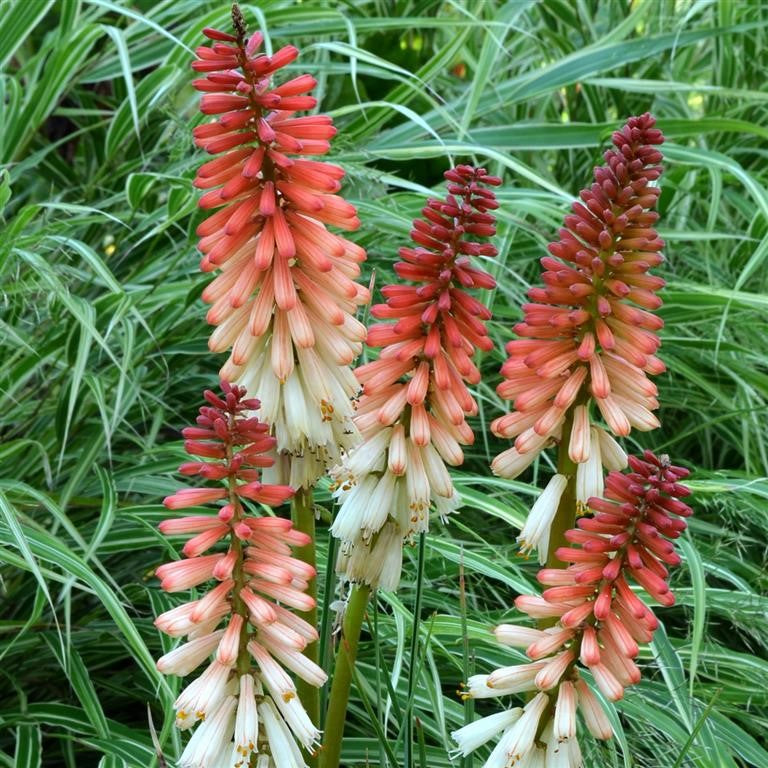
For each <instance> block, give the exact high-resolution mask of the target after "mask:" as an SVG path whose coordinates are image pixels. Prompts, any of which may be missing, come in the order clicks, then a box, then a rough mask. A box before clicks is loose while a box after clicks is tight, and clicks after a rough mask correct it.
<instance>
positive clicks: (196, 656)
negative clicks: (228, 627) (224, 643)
mask: <svg viewBox="0 0 768 768" xmlns="http://www.w3.org/2000/svg"><path fill="white" fill-rule="evenodd" d="M223 634H224V630H223V629H219V630H217V631H216V632H212V633H211V634H210V635H204V636H203V637H198V638H197V639H195V640H191V641H190V642H188V643H184V645H180V646H179V647H178V648H174V649H173V650H172V651H169V652H168V653H166V654H165V656H161V657H160V658H159V659H158V660H157V669H158V671H159V672H162V673H163V674H164V675H179V676H180V677H184V676H185V675H188V674H190V672H193V671H194V670H196V669H197V668H198V667H199V666H200V665H201V664H202V663H203V662H204V661H205V660H206V659H207V658H208V657H209V656H210V655H211V654H212V653H213V649H214V648H216V646H217V645H218V644H219V640H220V639H221V636H222V635H223Z"/></svg>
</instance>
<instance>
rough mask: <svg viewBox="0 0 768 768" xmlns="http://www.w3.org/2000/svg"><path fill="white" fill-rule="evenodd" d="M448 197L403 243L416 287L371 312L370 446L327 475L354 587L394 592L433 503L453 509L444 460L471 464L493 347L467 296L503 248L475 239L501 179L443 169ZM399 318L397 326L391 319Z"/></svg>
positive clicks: (365, 373)
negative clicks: (483, 358) (473, 390)
mask: <svg viewBox="0 0 768 768" xmlns="http://www.w3.org/2000/svg"><path fill="white" fill-rule="evenodd" d="M445 177H446V179H447V180H448V196H447V197H446V198H445V199H444V200H429V201H428V203H427V205H426V207H425V208H423V209H422V214H423V217H424V218H423V219H416V220H415V221H414V223H413V226H414V228H413V230H412V232H411V237H412V238H413V240H414V242H415V244H416V247H413V248H410V247H409V248H401V249H400V251H399V254H400V257H401V258H402V261H400V262H398V263H397V264H396V265H395V272H396V273H397V275H398V276H399V277H401V278H402V279H404V280H409V281H412V282H413V283H416V284H415V285H409V284H402V285H401V284H394V285H387V286H385V287H384V288H383V289H382V293H383V295H384V296H385V297H386V299H387V301H386V303H385V304H377V305H375V306H374V307H372V309H371V314H372V315H373V316H374V317H375V318H377V319H378V320H383V321H385V322H382V323H378V324H375V325H373V326H371V328H370V329H369V331H368V338H367V343H368V345H369V346H371V347H381V348H382V349H381V352H380V354H379V358H378V359H377V360H375V361H373V362H371V363H367V364H366V365H363V366H360V367H359V368H357V370H356V371H355V373H356V376H357V378H358V380H359V381H360V383H361V384H362V385H363V394H362V396H361V398H360V401H359V404H358V409H357V415H356V416H355V423H356V425H357V427H358V429H359V430H360V432H361V433H362V435H363V443H362V444H361V445H360V446H359V447H358V448H356V449H355V450H353V451H351V452H350V453H349V454H348V455H346V456H345V458H344V461H343V462H342V463H341V465H340V466H338V467H337V468H335V469H334V470H333V471H332V476H333V477H334V480H335V490H334V495H335V496H336V498H337V499H338V500H339V502H340V504H341V507H340V509H339V512H338V514H337V516H336V519H335V521H334V523H333V526H332V528H331V531H332V532H333V534H334V535H335V536H337V537H338V538H339V539H341V540H342V542H343V545H342V555H341V559H340V563H339V565H340V569H341V570H343V571H344V572H345V574H346V576H347V577H348V578H349V579H350V580H352V581H359V582H364V583H367V584H371V585H374V586H381V587H382V588H384V589H395V588H396V587H397V585H398V583H399V581H400V568H401V561H402V545H403V542H404V541H406V540H410V539H411V538H412V537H413V536H414V535H415V534H417V533H420V532H423V531H426V530H427V528H428V525H429V513H430V508H431V507H432V506H434V508H435V509H436V510H437V512H438V513H439V514H440V515H441V516H445V515H447V514H449V513H450V512H452V511H453V510H454V509H455V508H456V506H457V505H458V496H457V494H456V491H455V490H454V487H453V483H452V481H451V477H450V475H449V473H448V470H447V467H446V465H451V466H456V465H458V464H461V463H462V461H463V459H464V454H463V452H462V448H461V446H462V445H467V444H470V443H472V441H473V440H474V435H473V433H472V430H471V428H470V427H469V425H468V424H467V422H466V417H467V416H469V415H472V414H475V413H476V412H477V404H476V403H475V400H474V398H473V397H472V395H471V394H470V392H469V389H468V388H467V384H468V383H469V384H476V383H477V382H478V381H479V380H480V372H479V371H478V369H477V368H476V367H475V365H474V363H473V362H472V356H473V354H474V352H475V349H477V348H479V349H483V350H489V349H492V347H493V343H492V341H491V339H490V338H489V336H488V331H487V329H486V327H485V321H486V320H488V319H489V318H490V312H489V311H488V309H487V308H486V307H485V306H484V305H483V304H482V303H481V302H480V301H479V300H478V299H477V298H475V297H474V296H472V295H470V293H468V289H473V288H474V289H477V288H486V289H488V288H493V287H494V285H495V282H494V280H493V278H492V277H491V276H490V275H489V274H487V273H486V272H484V271H483V270H481V269H479V268H478V267H476V266H474V265H473V264H472V263H471V259H472V257H477V256H494V255H495V254H496V249H495V248H494V246H493V245H490V244H489V243H482V242H477V239H480V238H487V237H491V236H493V235H494V234H495V231H496V230H495V226H494V222H495V218H494V217H493V215H491V214H490V213H489V211H491V210H494V209H495V208H496V207H497V206H498V203H497V202H496V200H495V196H494V194H493V192H492V191H491V190H490V189H488V188H487V187H488V186H491V187H493V186H497V185H498V184H500V183H501V180H500V179H498V178H496V177H494V176H489V175H488V174H487V172H486V171H485V169H484V168H473V167H470V166H466V165H459V166H457V167H456V168H454V169H452V170H450V171H447V172H446V174H445ZM392 320H394V321H395V322H389V321H392Z"/></svg>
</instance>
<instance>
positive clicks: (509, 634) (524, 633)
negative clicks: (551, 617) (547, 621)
mask: <svg viewBox="0 0 768 768" xmlns="http://www.w3.org/2000/svg"><path fill="white" fill-rule="evenodd" d="M493 634H494V635H496V640H497V641H498V642H500V643H501V644H502V645H511V646H514V647H517V648H527V647H528V646H529V645H530V644H531V643H535V642H536V641H537V640H542V639H543V638H545V637H546V633H545V632H544V631H543V630H541V629H534V628H533V627H518V626H517V625H516V624H499V625H498V626H497V627H495V628H494V630H493Z"/></svg>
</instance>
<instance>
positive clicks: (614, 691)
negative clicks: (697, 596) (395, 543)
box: [453, 451, 692, 768]
mask: <svg viewBox="0 0 768 768" xmlns="http://www.w3.org/2000/svg"><path fill="white" fill-rule="evenodd" d="M629 466H630V470H631V471H630V472H628V473H626V474H622V473H620V472H611V473H610V474H609V475H608V477H607V479H606V483H605V498H595V497H593V498H590V499H589V508H590V510H591V511H592V514H590V515H588V516H584V517H581V518H579V520H578V522H577V527H576V528H574V529H572V530H569V531H568V532H567V533H566V539H567V541H568V542H569V543H570V545H571V546H568V547H561V548H560V549H558V550H557V556H558V558H560V559H561V560H562V561H564V562H565V563H568V565H567V567H563V568H560V569H557V568H544V569H542V570H541V571H539V574H538V579H539V581H540V582H541V583H542V584H543V585H545V586H546V587H547V588H546V589H545V590H544V592H543V593H542V594H541V596H540V597H538V596H534V595H521V596H520V597H518V598H517V599H516V600H515V605H516V607H517V608H518V610H520V611H521V612H523V613H526V614H528V616H530V617H531V618H533V619H536V620H538V621H539V622H540V623H541V622H546V623H550V624H551V626H549V627H548V628H546V629H541V628H538V629H537V628H533V627H529V626H518V625H514V624H502V625H501V626H499V627H497V628H496V638H497V639H498V640H499V642H501V643H503V644H505V645H510V646H518V647H522V648H526V654H527V656H528V657H529V658H530V659H531V662H530V663H529V664H522V665H515V666H510V667H502V668H501V669H497V670H495V671H494V672H492V673H491V674H490V675H475V676H474V677H471V678H470V679H469V681H468V685H467V690H466V693H464V694H463V695H464V696H465V697H468V698H489V697H494V696H504V695H507V694H512V693H519V692H523V691H536V692H537V694H536V696H535V698H533V699H532V700H531V701H529V703H528V704H527V705H526V707H525V710H521V709H511V710H509V711H507V712H504V713H501V714H497V715H491V716H490V717H486V718H483V719H481V720H478V721H476V722H474V723H472V724H470V725H467V726H465V727H464V728H461V729H460V730H458V731H456V732H455V733H454V734H453V737H454V739H455V740H456V742H457V743H458V745H459V752H461V753H462V754H465V755H466V754H468V753H469V752H471V751H472V750H474V749H476V748H477V747H478V746H480V745H481V744H483V743H485V742H487V741H489V740H490V739H492V738H494V737H495V736H496V735H498V734H499V733H502V736H501V739H500V741H499V743H498V745H497V747H496V748H495V749H494V751H493V753H492V755H491V757H490V759H489V760H488V761H487V762H486V763H485V766H484V768H506V766H510V765H514V766H515V767H516V768H523V766H534V765H539V766H549V765H550V764H551V765H557V766H563V768H577V767H578V766H581V765H582V762H581V757H580V754H581V753H580V749H579V747H578V740H577V721H576V712H577V709H578V710H579V711H580V712H581V715H582V718H583V720H584V724H585V725H586V727H587V729H588V730H589V731H590V733H591V734H592V735H593V736H594V737H595V738H598V739H609V738H611V736H612V729H611V725H610V722H609V720H608V718H607V716H606V714H605V712H604V711H603V709H602V707H601V705H600V703H599V701H598V699H597V697H596V696H595V695H594V694H593V693H592V691H591V690H590V688H589V686H588V685H587V684H586V682H585V681H584V679H583V678H582V677H581V676H580V674H579V665H581V666H582V667H586V668H587V669H589V671H590V672H591V674H592V678H593V679H594V681H595V684H596V685H597V687H598V688H599V690H600V692H601V693H602V694H603V695H604V696H605V697H606V698H607V699H609V700H611V701H616V700H618V699H621V698H622V696H623V695H624V689H625V688H626V687H627V686H629V685H633V684H635V683H637V682H638V681H639V680H640V669H639V668H638V666H637V665H636V664H635V661H634V659H635V658H636V657H637V654H638V652H639V644H640V643H647V642H650V640H651V639H652V637H653V632H654V630H655V629H656V628H657V626H658V620H657V619H656V616H655V615H654V613H653V611H652V610H651V608H650V607H649V606H648V605H646V603H645V602H644V601H643V600H642V599H641V598H640V597H639V596H638V595H637V594H636V593H635V592H634V591H633V590H632V588H631V586H630V584H631V582H632V581H634V582H635V583H636V584H638V585H639V586H640V587H642V588H643V589H644V590H645V591H646V592H647V593H648V594H649V595H650V596H651V597H652V598H653V599H654V600H656V602H658V603H660V604H661V605H664V606H669V605H672V604H674V596H673V594H672V592H671V591H670V589H669V585H668V584H667V578H668V575H669V572H668V566H674V565H677V564H679V563H680V556H679V555H678V554H677V553H676V552H675V548H674V545H673V544H672V541H671V540H674V539H676V538H678V537H679V536H680V534H681V533H682V531H683V530H685V527H686V523H685V518H687V517H688V516H690V515H691V514H692V510H691V508H690V507H689V506H688V505H687V504H686V503H685V502H683V501H681V499H682V498H685V497H686V496H688V495H689V493H690V491H689V489H688V488H687V487H686V486H684V485H682V484H681V483H680V480H682V479H684V478H685V477H687V476H688V474H689V473H688V470H686V469H684V468H682V467H675V466H672V465H671V464H670V463H669V459H668V457H667V456H660V457H657V456H656V455H655V454H653V453H651V452H650V451H646V452H645V453H644V454H643V458H642V459H640V458H637V457H634V456H630V457H629ZM540 626H541V624H540ZM545 713H547V714H546V716H545ZM547 717H548V718H549V720H548V721H547V719H546V718H547ZM526 718H527V719H526ZM537 734H542V735H541V738H540V739H539V738H538V737H537ZM556 759H557V760H558V762H555V760H556ZM545 760H546V762H545ZM550 760H551V761H552V762H551V763H550Z"/></svg>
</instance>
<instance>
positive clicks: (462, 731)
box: [451, 707, 523, 757]
mask: <svg viewBox="0 0 768 768" xmlns="http://www.w3.org/2000/svg"><path fill="white" fill-rule="evenodd" d="M522 714H523V709H522V707H515V708H514V709H507V710H505V711H504V712H497V713H496V714H495V715H489V716H488V717H482V718H480V719H479V720H475V721H474V722H473V723H470V724H469V725H465V726H464V727H463V728H459V729H458V730H456V731H452V732H451V738H452V739H453V740H454V741H455V742H456V744H458V747H457V749H456V752H457V754H460V755H462V756H463V757H466V756H467V755H468V754H470V753H471V752H474V751H475V750H476V749H477V748H478V747H481V746H482V745H483V744H485V743H486V742H487V741H490V740H491V739H492V738H493V737H494V736H496V735H497V734H499V733H501V732H502V731H503V730H505V729H507V728H509V726H511V725H514V724H515V723H516V722H517V721H518V720H519V719H520V717H521V716H522Z"/></svg>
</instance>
